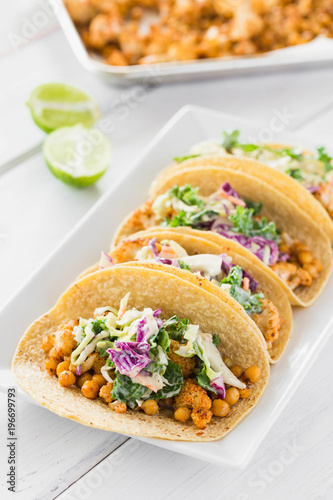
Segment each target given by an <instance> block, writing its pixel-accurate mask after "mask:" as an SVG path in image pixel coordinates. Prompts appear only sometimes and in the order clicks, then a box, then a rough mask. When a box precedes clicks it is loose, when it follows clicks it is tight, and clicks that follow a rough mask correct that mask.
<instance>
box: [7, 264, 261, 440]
mask: <svg viewBox="0 0 333 500" xmlns="http://www.w3.org/2000/svg"><path fill="white" fill-rule="evenodd" d="M129 291H130V292H131V295H130V298H129V307H137V308H138V309H143V308H145V307H151V308H153V309H158V308H161V309H162V316H163V317H164V318H169V317H171V316H173V315H177V316H178V317H179V318H188V319H189V320H190V321H191V322H192V323H194V324H197V325H199V326H200V328H201V329H202V331H205V332H209V333H211V334H217V335H218V336H219V339H220V343H219V350H220V351H221V352H222V353H223V355H224V356H225V355H228V356H229V357H230V358H231V360H232V362H233V363H235V364H239V365H240V366H247V367H248V366H252V365H256V366H258V367H259V368H260V369H261V378H260V379H259V381H258V382H256V383H255V384H254V385H253V386H252V393H251V395H250V397H249V398H248V399H242V400H239V401H238V403H237V404H236V405H235V406H233V407H232V408H231V411H230V413H229V415H228V416H227V417H224V418H217V417H213V419H212V421H211V423H210V424H209V425H208V426H207V428H206V429H205V430H204V431H201V430H199V429H198V428H197V427H195V425H194V424H193V423H189V422H187V423H186V424H182V423H180V422H178V421H176V420H174V419H173V416H172V412H170V411H168V410H160V412H159V414H158V415H155V416H148V415H146V414H144V413H142V412H138V411H127V412H126V413H122V414H119V413H116V412H114V411H111V410H110V409H109V408H108V406H107V405H106V404H104V403H103V402H102V401H101V400H99V399H96V400H90V399H86V398H85V397H84V396H83V395H82V393H81V391H80V389H78V388H76V387H70V388H68V387H66V388H63V387H61V386H60V384H59V382H58V380H57V378H56V377H55V376H51V375H49V374H48V373H47V371H46V369H45V367H44V361H45V354H44V352H43V351H42V349H41V348H40V344H41V342H42V340H43V338H44V337H45V336H46V335H48V334H50V333H53V332H54V331H55V330H56V329H57V327H58V326H59V325H60V324H62V323H66V322H68V321H70V320H72V319H73V318H78V317H80V316H82V317H86V318H87V317H91V316H92V315H93V313H94V309H95V308H96V307H100V306H104V305H105V304H108V305H112V306H115V307H119V304H120V300H121V299H122V298H123V297H124V295H125V294H126V293H127V292H129ZM12 372H13V374H14V377H15V379H16V381H17V383H18V384H19V385H20V386H21V387H22V388H23V389H24V390H25V391H26V392H27V393H28V394H30V395H31V396H32V397H33V398H34V399H35V400H36V401H38V403H40V404H42V405H43V406H45V407H46V408H48V409H49V410H51V411H53V412H54V413H56V414H58V415H60V416H62V417H66V418H69V419H71V420H75V421H76V422H79V423H81V424H84V425H87V426H89V427H95V428H98V429H104V430H108V431H115V432H121V433H124V434H129V435H134V436H146V437H155V438H161V439H170V440H183V441H214V440H217V439H221V438H222V437H223V436H225V435H226V434H227V433H228V432H230V430H231V429H233V428H234V427H235V426H236V425H237V424H238V423H239V422H240V421H241V420H242V419H243V418H244V417H245V416H246V415H247V413H249V412H250V411H251V410H252V408H253V407H254V406H255V404H256V403H257V401H258V399H259V398H260V396H261V395H262V393H263V391H264V389H265V387H266V384H267V381H268V377H269V359H268V355H267V350H266V349H265V348H264V346H263V344H262V343H261V342H260V340H259V338H258V336H257V335H256V334H255V333H254V332H253V330H252V329H251V328H249V326H248V323H246V321H245V320H244V319H243V317H242V316H241V315H240V314H238V313H237V311H235V310H234V309H233V308H231V307H230V306H229V305H228V304H226V303H222V302H221V300H219V299H218V298H217V297H215V296H214V295H212V294H211V293H208V292H207V291H206V290H203V289H201V288H199V287H198V286H195V285H193V284H192V283H190V282H189V281H187V280H183V279H181V278H179V277H178V276H173V275H170V274H168V273H165V272H161V271H159V270H155V269H154V270H152V269H145V268H142V267H129V266H128V267H127V266H116V267H113V268H110V269H106V270H104V271H101V272H96V273H93V274H89V275H87V276H85V277H84V278H82V279H81V280H80V281H78V282H77V283H76V284H75V285H73V286H71V287H70V288H69V289H68V290H67V291H66V292H65V293H64V294H63V295H62V296H61V297H60V299H59V301H58V302H57V303H56V305H55V306H54V308H53V309H51V310H50V311H49V312H48V313H46V314H44V315H43V316H42V317H40V318H39V319H37V320H36V321H35V322H34V323H33V324H32V325H31V326H30V327H29V328H28V330H27V331H26V332H25V334H24V335H23V337H22V339H21V340H20V342H19V344H18V347H17V349H16V352H15V354H14V357H13V360H12Z"/></svg>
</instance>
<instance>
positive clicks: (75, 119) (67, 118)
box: [27, 83, 101, 132]
mask: <svg viewBox="0 0 333 500" xmlns="http://www.w3.org/2000/svg"><path fill="white" fill-rule="evenodd" d="M27 106H28V107H29V108H30V111H31V115H32V118H33V120H34V122H35V123H36V125H38V127H40V128H41V129H42V130H44V131H45V132H52V130H55V129H57V128H60V127H71V126H74V125H77V124H78V123H81V124H82V125H84V126H85V127H91V126H92V125H93V124H94V123H95V122H96V121H97V120H98V118H99V117H100V115H101V112H100V109H99V106H98V104H97V102H95V101H94V100H93V99H92V98H91V97H90V96H89V95H88V94H86V93H85V92H83V90H81V89H77V88H75V87H72V86H71V85H66V84H64V83H47V84H45V85H41V86H40V87H37V88H36V89H35V90H33V91H32V92H31V94H30V97H29V100H28V102H27Z"/></svg>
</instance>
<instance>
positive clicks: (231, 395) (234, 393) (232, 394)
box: [224, 387, 239, 406]
mask: <svg viewBox="0 0 333 500" xmlns="http://www.w3.org/2000/svg"><path fill="white" fill-rule="evenodd" d="M238 400H239V390H238V389H237V387H230V388H229V389H227V390H226V393H225V398H224V401H226V403H228V405H229V406H233V405H235V404H236V403H237V401H238Z"/></svg>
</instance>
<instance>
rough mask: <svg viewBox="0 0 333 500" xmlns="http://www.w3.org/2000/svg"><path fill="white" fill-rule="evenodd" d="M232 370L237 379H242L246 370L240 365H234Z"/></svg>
mask: <svg viewBox="0 0 333 500" xmlns="http://www.w3.org/2000/svg"><path fill="white" fill-rule="evenodd" d="M230 370H231V371H232V373H233V374H234V375H235V377H237V378H240V377H241V376H242V375H243V373H244V370H243V368H242V367H241V366H239V365H233V366H232V367H231V368H230Z"/></svg>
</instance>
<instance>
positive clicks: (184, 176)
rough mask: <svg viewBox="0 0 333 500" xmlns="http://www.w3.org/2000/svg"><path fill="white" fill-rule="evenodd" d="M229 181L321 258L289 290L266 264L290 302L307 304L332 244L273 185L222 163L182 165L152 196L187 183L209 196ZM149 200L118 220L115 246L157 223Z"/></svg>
mask: <svg viewBox="0 0 333 500" xmlns="http://www.w3.org/2000/svg"><path fill="white" fill-rule="evenodd" d="M225 182H228V183H230V184H231V186H232V187H233V189H235V190H236V192H237V193H238V194H239V195H240V196H241V197H242V198H245V199H246V200H250V201H254V202H261V203H262V204H263V208H262V211H261V215H263V216H266V217H267V218H268V220H270V221H273V222H274V223H275V224H276V226H277V228H278V229H279V230H280V231H282V232H286V233H288V234H289V236H290V237H291V238H293V239H298V240H300V241H301V242H302V243H303V244H305V245H307V246H308V247H309V248H310V249H311V251H312V252H313V254H314V256H315V257H316V258H317V259H319V260H320V261H321V263H322V264H323V269H322V271H321V273H320V275H319V277H318V278H317V279H315V280H314V281H313V283H312V285H311V286H309V287H298V288H296V289H295V291H293V290H291V289H290V288H289V287H288V286H287V284H286V283H285V282H284V281H283V280H282V279H281V278H279V276H277V274H275V273H274V271H273V270H272V269H270V267H268V266H266V267H265V268H266V272H267V274H269V275H270V276H271V277H272V278H273V279H275V280H277V282H278V283H279V285H280V286H281V287H282V288H283V290H284V291H285V293H286V294H287V295H288V298H289V300H290V302H291V304H292V305H300V306H309V305H311V304H312V303H313V302H314V301H315V300H316V299H317V298H318V297H319V295H320V293H321V292H322V291H323V289H324V287H325V285H326V283H327V280H328V278H329V275H330V272H331V268H332V251H331V244H330V241H329V239H328V237H327V235H326V234H325V233H324V231H323V230H322V229H321V227H319V226H318V224H317V222H316V221H315V220H314V219H313V218H311V217H310V216H309V215H308V214H307V213H305V212H304V211H303V210H301V209H300V208H299V206H298V205H296V204H295V203H294V202H293V200H292V199H291V198H290V197H289V196H287V195H286V194H284V193H282V192H281V191H278V190H277V189H276V188H274V187H273V186H271V185H269V184H267V183H265V182H263V181H261V180H259V179H257V178H255V177H253V176H250V175H247V174H244V173H243V172H240V171H238V170H236V169H234V170H232V169H227V168H222V167H205V168H200V167H193V168H188V169H181V170H180V171H177V172H176V173H175V174H174V175H173V176H170V177H169V178H167V179H165V183H164V184H163V185H161V186H160V187H159V188H158V189H156V188H155V189H154V193H155V197H156V196H158V195H160V194H163V193H165V192H166V191H168V190H169V189H171V188H172V187H173V186H175V185H178V186H184V185H185V184H190V185H191V186H193V187H198V188H199V194H200V195H202V196H209V195H210V194H212V193H214V192H216V191H217V190H218V189H219V188H220V186H221V185H222V184H223V183H225ZM152 201H153V199H152V200H150V201H148V202H146V203H145V204H144V205H142V206H141V207H140V208H138V209H137V210H135V211H133V212H132V213H131V214H129V216H128V217H127V218H126V219H125V220H124V221H123V222H122V223H121V225H120V226H119V227H118V230H117V231H116V233H115V235H114V238H113V241H112V245H113V247H114V246H116V245H117V244H118V243H119V242H120V241H122V240H124V239H126V238H128V237H129V236H130V235H131V234H133V233H136V232H138V231H142V230H145V229H148V228H150V227H153V226H155V225H157V224H159V223H158V222H157V220H156V217H155V214H154V213H153V211H152V209H151V205H152ZM203 234H204V237H205V238H210V239H211V240H212V241H213V242H215V243H217V244H219V242H221V244H223V243H224V238H223V239H221V238H222V236H220V235H218V234H217V233H212V232H210V231H203ZM228 242H229V244H230V245H231V244H233V245H236V246H235V247H234V248H237V249H238V250H237V252H238V253H239V255H242V256H244V257H245V258H246V259H247V260H249V261H250V262H252V263H253V264H254V265H256V266H258V265H259V264H258V263H259V262H260V261H259V259H258V258H257V257H256V256H255V255H254V254H253V253H251V252H250V251H249V250H248V249H246V248H244V247H243V246H241V245H239V244H238V243H236V242H231V240H228Z"/></svg>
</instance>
